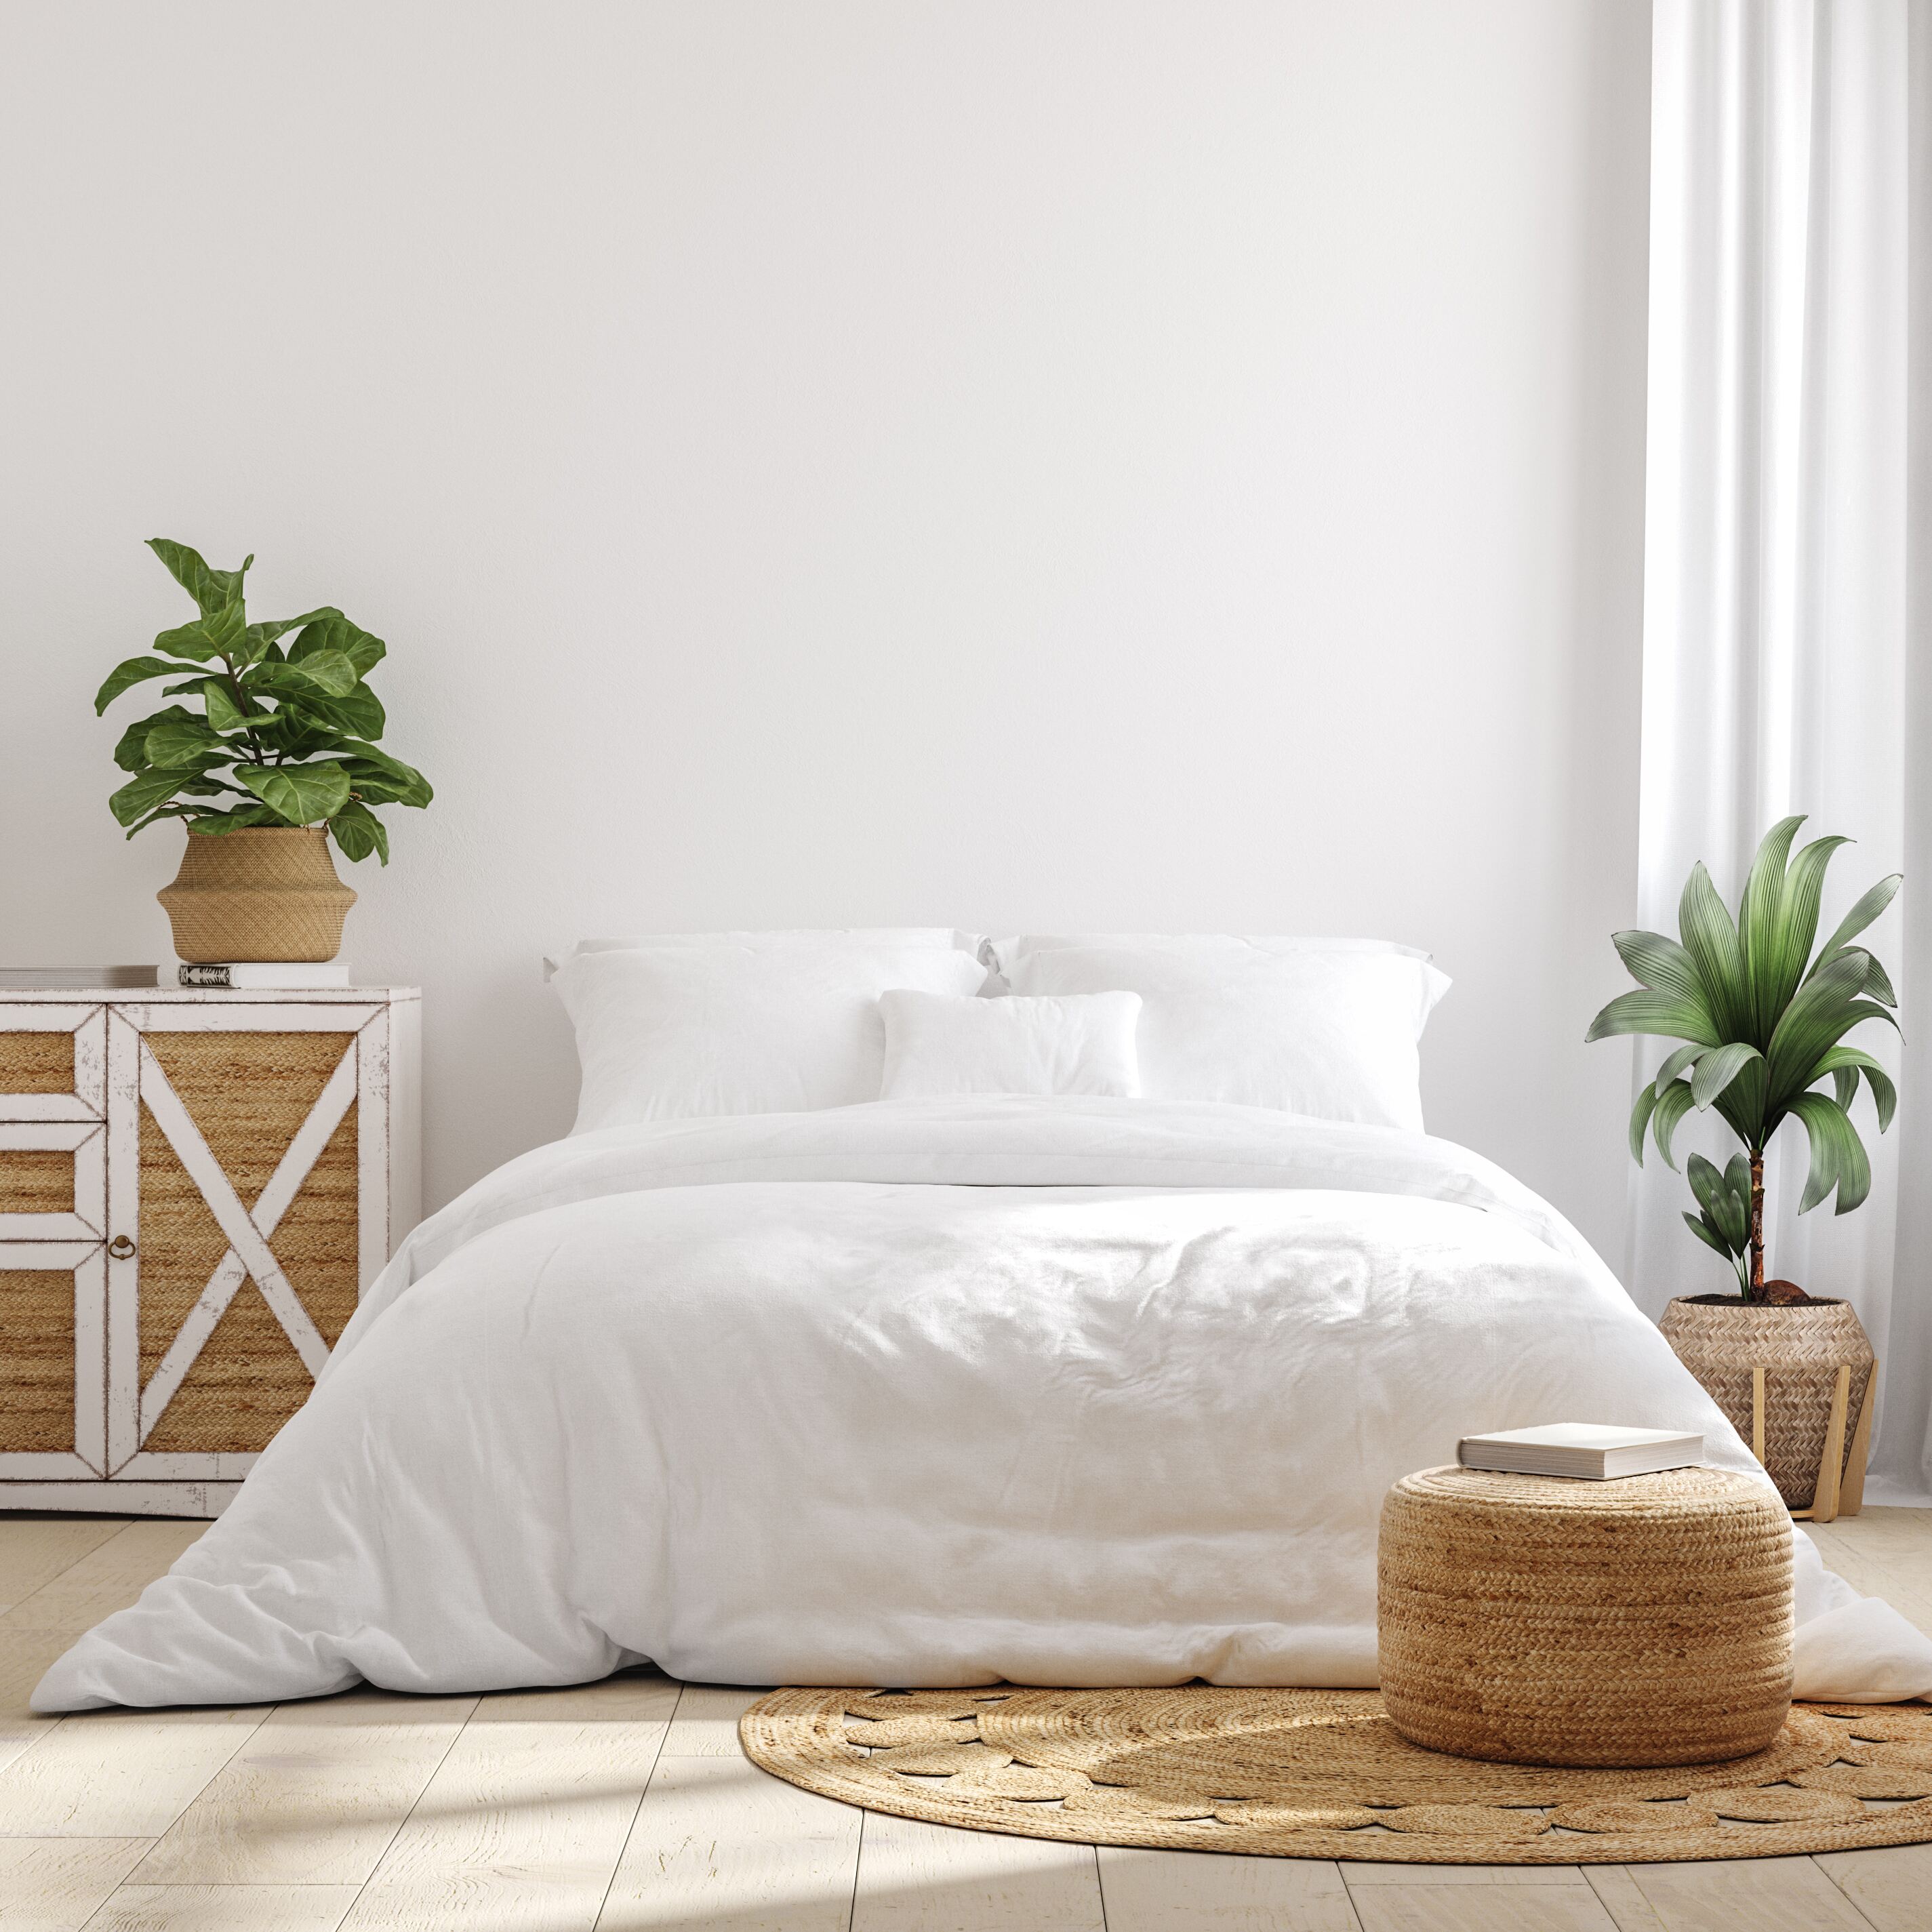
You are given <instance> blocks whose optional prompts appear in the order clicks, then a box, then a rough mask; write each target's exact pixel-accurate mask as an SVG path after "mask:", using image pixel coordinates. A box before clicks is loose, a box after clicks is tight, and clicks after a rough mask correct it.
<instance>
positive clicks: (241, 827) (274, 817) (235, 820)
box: [194, 805, 282, 838]
mask: <svg viewBox="0 0 1932 1932" xmlns="http://www.w3.org/2000/svg"><path fill="white" fill-rule="evenodd" d="M281 822H282V820H281V814H280V813H279V812H275V811H270V810H269V808H268V806H266V805H237V806H236V808H234V810H233V811H209V812H204V813H202V814H201V815H200V816H199V817H197V818H196V820H195V821H194V829H195V832H196V835H197V836H198V837H201V838H221V837H222V836H223V835H225V834H226V833H228V832H242V831H245V830H247V829H248V827H250V826H255V825H279V824H281Z"/></svg>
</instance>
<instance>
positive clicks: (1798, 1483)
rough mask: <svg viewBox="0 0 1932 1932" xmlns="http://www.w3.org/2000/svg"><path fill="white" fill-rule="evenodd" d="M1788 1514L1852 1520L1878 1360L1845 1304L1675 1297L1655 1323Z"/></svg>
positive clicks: (1860, 1494)
mask: <svg viewBox="0 0 1932 1932" xmlns="http://www.w3.org/2000/svg"><path fill="white" fill-rule="evenodd" d="M1658 1327H1659V1328H1661V1329H1662V1330H1663V1331H1664V1335H1665V1337H1667V1339H1668V1340H1669V1341H1670V1346H1671V1347H1672V1348H1673V1349H1675V1350H1676V1352H1677V1358H1678V1360H1679V1361H1681V1362H1682V1364H1684V1366H1685V1367H1686V1368H1687V1369H1688V1370H1690V1371H1691V1373H1692V1374H1693V1375H1694V1376H1696V1377H1697V1379H1698V1381H1699V1382H1701V1383H1702V1384H1703V1386H1704V1388H1705V1389H1706V1391H1708V1392H1709V1395H1710V1397H1711V1398H1712V1400H1713V1401H1715V1403H1717V1405H1718V1407H1719V1408H1720V1409H1722V1410H1723V1411H1724V1414H1725V1415H1727V1417H1728V1418H1730V1421H1731V1424H1732V1425H1733V1427H1735V1428H1736V1430H1737V1432H1738V1433H1739V1435H1740V1436H1742V1437H1743V1438H1744V1439H1745V1441H1746V1442H1748V1443H1749V1444H1750V1445H1751V1451H1752V1453H1753V1454H1754V1455H1755V1456H1756V1457H1757V1459H1758V1460H1759V1461H1760V1463H1763V1465H1764V1466H1765V1469H1766V1472H1768V1473H1769V1475H1770V1478H1771V1480H1772V1481H1773V1482H1774V1483H1775V1484H1777V1485H1778V1494H1779V1495H1780V1496H1782V1497H1783V1498H1784V1500H1785V1503H1786V1505H1787V1507H1788V1508H1790V1510H1791V1511H1792V1512H1793V1514H1794V1515H1796V1514H1805V1515H1810V1516H1812V1517H1814V1518H1815V1520H1817V1521H1819V1522H1821V1523H1829V1522H1830V1521H1831V1520H1832V1518H1833V1517H1835V1516H1838V1515H1840V1514H1846V1515H1855V1514H1857V1512H1858V1510H1859V1508H1861V1505H1862V1503H1863V1500H1864V1469H1865V1451H1866V1446H1867V1443H1868V1442H1869V1440H1870V1433H1871V1392H1872V1382H1873V1370H1874V1368H1875V1367H1876V1358H1874V1356H1873V1353H1872V1346H1871V1343H1870V1340H1868V1339H1867V1337H1866V1334H1865V1331H1864V1327H1863V1326H1862V1325H1861V1323H1860V1322H1859V1320H1858V1316H1857V1315H1856V1313H1854V1311H1853V1310H1852V1307H1851V1305H1850V1304H1849V1303H1848V1302H1843V1301H1823V1300H1820V1301H1806V1302H1774V1303H1762V1302H1744V1301H1732V1300H1730V1299H1720V1298H1712V1299H1711V1300H1709V1301H1706V1300H1703V1299H1694V1298H1679V1299H1678V1300H1677V1301H1673V1302H1672V1304H1670V1307H1668V1308H1667V1309H1666V1310H1665V1311H1664V1319H1663V1320H1662V1321H1661V1322H1659V1323H1658Z"/></svg>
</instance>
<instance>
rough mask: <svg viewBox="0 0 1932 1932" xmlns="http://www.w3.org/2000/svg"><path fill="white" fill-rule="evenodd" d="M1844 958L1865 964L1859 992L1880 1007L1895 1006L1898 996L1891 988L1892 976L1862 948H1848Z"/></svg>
mask: <svg viewBox="0 0 1932 1932" xmlns="http://www.w3.org/2000/svg"><path fill="white" fill-rule="evenodd" d="M1844 956H1845V958H1846V959H1862V960H1863V961H1864V962H1865V983H1864V986H1861V988H1860V989H1859V991H1860V992H1862V993H1864V994H1865V995H1867V998H1871V999H1874V1000H1876V1001H1878V1003H1879V1005H1880V1006H1882V1007H1895V1006H1897V1004H1898V995H1897V992H1896V991H1895V990H1894V988H1893V986H1892V983H1891V974H1889V973H1888V972H1887V971H1885V968H1883V967H1882V966H1881V965H1879V962H1878V961H1877V960H1876V959H1875V958H1874V957H1873V956H1872V955H1871V954H1870V953H1867V951H1866V950H1865V949H1864V947H1862V946H1848V947H1846V948H1845V952H1844Z"/></svg>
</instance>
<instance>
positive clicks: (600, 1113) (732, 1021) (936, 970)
mask: <svg viewBox="0 0 1932 1932" xmlns="http://www.w3.org/2000/svg"><path fill="white" fill-rule="evenodd" d="M985 977H986V969H985V968H983V967H982V966H981V965H980V963H979V962H978V961H977V959H974V957H973V956H972V955H971V953H959V952H955V951H953V950H950V949H949V948H947V947H938V946H880V947H868V946H862V945H850V946H793V947H782V946H781V947H772V948H763V947H755V946H750V945H716V946H666V947H656V946H653V947H640V948H637V949H636V950H631V951H628V952H619V951H592V952H588V953H586V952H578V953H573V954H572V955H571V956H570V958H568V959H566V960H565V962H563V964H562V965H561V966H560V967H559V968H558V969H557V971H556V977H555V978H554V980H553V981H552V984H553V986H555V987H556V990H557V993H558V995H559V997H560V998H562V1001H563V1004H564V1008H565V1011H566V1012H568V1014H569V1015H570V1018H571V1024H572V1025H574V1027H575V1028H576V1029H577V1058H578V1059H579V1061H580V1062H581V1063H582V1064H583V1090H582V1092H581V1094H580V1097H579V1098H578V1101H577V1124H576V1125H575V1126H574V1127H573V1128H572V1129H571V1132H572V1133H579V1134H587V1133H593V1132H595V1130H597V1129H598V1128H600V1127H622V1126H625V1125H628V1124H631V1123H633V1122H636V1121H665V1120H681V1119H684V1118H688V1117H690V1116H692V1115H709V1114H775V1113H792V1112H799V1111H802V1110H805V1109H814V1108H819V1107H847V1106H853V1104H855V1103H857V1102H859V1101H861V1100H877V1098H878V1097H879V1085H880V1078H881V1076H882V1073H883V1067H884V1062H885V1051H886V1040H885V1025H884V1022H883V1020H882V1019H880V1014H879V995H880V994H881V993H883V992H887V991H888V990H889V989H892V988H893V987H895V986H910V987H913V988H915V989H918V990H919V991H921V992H929V993H953V994H957V995H965V994H970V993H972V992H975V991H976V990H977V988H978V987H979V985H980V982H981V981H982V980H983V979H984V978H985Z"/></svg>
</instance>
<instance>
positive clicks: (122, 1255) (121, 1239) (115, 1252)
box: [107, 1235, 134, 1262]
mask: <svg viewBox="0 0 1932 1932" xmlns="http://www.w3.org/2000/svg"><path fill="white" fill-rule="evenodd" d="M107 1252H108V1253H110V1255H112V1256H113V1257H114V1259H115V1260H116V1261H117V1262H124V1261H125V1260H127V1258H128V1256H130V1255H131V1254H133V1252H134V1244H133V1242H132V1241H129V1240H128V1238H127V1236H126V1235H115V1237H114V1238H113V1241H110V1242H109V1243H108V1244H107Z"/></svg>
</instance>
